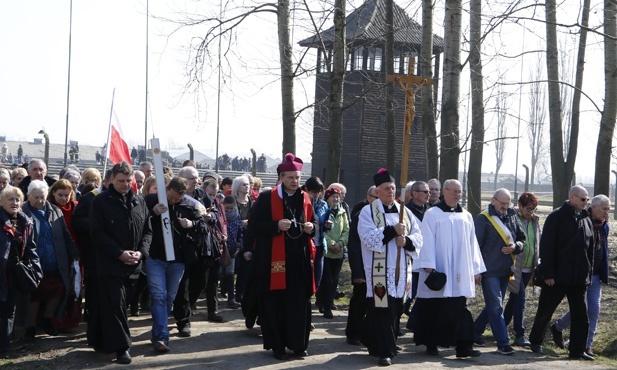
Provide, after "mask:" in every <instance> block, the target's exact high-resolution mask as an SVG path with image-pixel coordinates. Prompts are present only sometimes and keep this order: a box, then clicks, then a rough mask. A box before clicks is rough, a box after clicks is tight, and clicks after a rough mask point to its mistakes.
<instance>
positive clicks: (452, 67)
mask: <svg viewBox="0 0 617 370" xmlns="http://www.w3.org/2000/svg"><path fill="white" fill-rule="evenodd" d="M445 20H446V21H445V32H444V66H443V92H442V98H441V100H442V103H441V104H442V106H441V156H440V158H439V159H440V162H439V168H440V171H439V172H440V173H439V178H440V180H441V182H442V183H443V182H444V181H445V180H447V179H456V178H458V166H459V163H458V162H459V155H460V145H459V115H458V104H459V94H460V76H461V60H460V55H461V20H462V4H461V0H446V16H445Z"/></svg>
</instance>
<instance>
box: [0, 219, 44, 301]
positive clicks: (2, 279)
mask: <svg viewBox="0 0 617 370" xmlns="http://www.w3.org/2000/svg"><path fill="white" fill-rule="evenodd" d="M17 219H18V223H19V225H21V226H22V227H23V229H24V233H23V235H24V237H23V242H22V244H21V248H22V250H23V257H20V256H19V255H20V254H21V252H22V251H21V250H19V251H18V250H15V248H11V243H12V242H13V239H14V234H13V229H12V224H11V221H10V216H9V214H8V213H6V211H5V210H4V209H2V208H0V225H2V230H0V302H5V301H6V297H7V294H8V275H9V274H13V273H14V271H15V265H16V264H17V261H18V260H19V259H21V260H23V261H26V262H25V263H26V264H27V262H30V263H31V264H32V266H34V269H35V271H36V272H37V273H38V275H39V279H41V278H43V269H42V268H41V264H40V263H39V256H38V255H37V254H36V244H35V242H34V225H33V223H32V220H31V219H30V218H28V216H27V215H26V214H25V213H23V212H19V213H18V214H17Z"/></svg>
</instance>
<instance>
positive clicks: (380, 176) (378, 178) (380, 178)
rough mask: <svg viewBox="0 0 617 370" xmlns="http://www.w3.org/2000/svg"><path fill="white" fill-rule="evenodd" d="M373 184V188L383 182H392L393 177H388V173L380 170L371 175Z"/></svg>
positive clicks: (382, 169)
mask: <svg viewBox="0 0 617 370" xmlns="http://www.w3.org/2000/svg"><path fill="white" fill-rule="evenodd" d="M373 182H374V183H375V186H379V185H381V184H383V183H384V182H394V177H392V176H390V173H389V172H388V170H386V169H385V168H380V169H379V171H377V173H376V174H375V175H373Z"/></svg>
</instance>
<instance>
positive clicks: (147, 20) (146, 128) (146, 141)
mask: <svg viewBox="0 0 617 370" xmlns="http://www.w3.org/2000/svg"><path fill="white" fill-rule="evenodd" d="M149 21H150V1H149V0H146V105H145V109H144V112H145V114H144V153H145V154H144V157H145V160H148V159H147V158H148V40H149V37H148V36H149V31H148V28H149Z"/></svg>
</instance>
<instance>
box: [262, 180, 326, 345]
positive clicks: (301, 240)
mask: <svg viewBox="0 0 617 370" xmlns="http://www.w3.org/2000/svg"><path fill="white" fill-rule="evenodd" d="M277 190H278V189H277ZM275 191H276V190H275ZM271 197H272V194H271V192H269V191H266V192H263V193H261V194H260V196H259V198H258V199H257V202H256V204H255V209H254V210H253V212H252V216H253V220H250V222H251V223H253V225H251V227H253V230H254V232H255V237H256V244H255V251H254V254H253V263H254V266H253V267H254V268H255V274H256V275H255V279H254V280H253V281H252V283H255V284H251V285H252V286H253V289H255V290H256V292H257V293H258V295H259V297H260V298H259V321H260V323H261V332H262V335H263V339H264V348H265V349H272V350H274V351H275V352H278V353H282V352H284V351H285V347H287V348H289V349H290V350H292V351H294V352H302V351H305V350H306V349H307V347H308V340H309V333H310V328H311V301H310V297H311V295H312V294H313V277H312V266H311V250H310V246H309V238H311V237H312V236H311V235H309V234H306V233H304V232H303V231H302V223H304V222H305V220H304V218H305V217H304V211H303V204H304V195H303V193H302V192H301V191H300V190H299V189H298V190H297V191H296V192H295V193H294V194H293V195H291V196H290V195H288V194H287V193H285V192H283V203H284V205H283V214H284V218H286V219H290V220H294V219H295V220H296V221H297V223H296V224H292V226H291V228H290V229H289V231H287V232H286V233H285V267H286V268H285V270H286V272H285V274H286V276H285V281H286V289H284V290H270V266H271V262H272V238H273V236H276V235H279V233H280V231H279V229H278V221H279V220H273V219H272V207H271ZM311 221H312V222H313V223H314V220H311ZM313 230H315V227H314V228H313Z"/></svg>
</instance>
